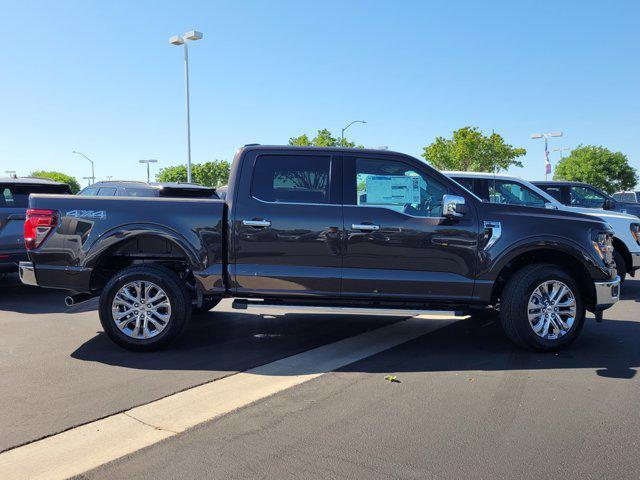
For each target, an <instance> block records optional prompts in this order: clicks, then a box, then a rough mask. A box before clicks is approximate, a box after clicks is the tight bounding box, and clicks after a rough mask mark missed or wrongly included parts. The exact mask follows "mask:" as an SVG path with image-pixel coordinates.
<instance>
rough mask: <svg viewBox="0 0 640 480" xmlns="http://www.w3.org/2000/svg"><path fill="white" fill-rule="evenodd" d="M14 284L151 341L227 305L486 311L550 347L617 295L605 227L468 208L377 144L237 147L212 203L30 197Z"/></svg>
mask: <svg viewBox="0 0 640 480" xmlns="http://www.w3.org/2000/svg"><path fill="white" fill-rule="evenodd" d="M29 207H30V210H29V212H28V215H27V220H26V222H25V237H26V242H27V246H28V247H29V249H30V250H29V258H30V261H29V262H23V263H21V264H20V274H21V278H22V281H23V282H25V283H28V284H32V285H41V286H44V287H55V288H63V289H68V290H72V291H74V292H76V293H74V294H72V295H71V296H70V297H68V300H69V302H70V303H71V302H74V301H81V300H84V299H87V298H89V297H91V296H95V295H100V320H101V322H102V325H103V327H104V330H105V331H106V333H107V334H108V335H109V337H110V338H111V339H112V340H113V341H115V342H116V343H118V344H119V345H121V346H123V347H125V348H129V349H134V350H152V349H157V348H159V347H162V346H165V345H167V344H168V343H169V342H170V341H171V340H173V339H174V338H175V337H176V336H177V335H178V334H179V333H180V332H181V331H182V330H183V328H184V326H185V324H186V323H187V322H188V320H189V318H190V316H191V313H192V311H201V310H208V309H210V308H212V307H213V306H214V305H215V304H216V303H217V302H218V301H219V300H220V299H221V298H224V297H234V298H236V300H235V302H234V306H236V307H238V308H247V307H248V306H252V307H253V306H256V305H258V306H260V307H267V306H273V305H279V306H298V307H299V306H312V307H349V308H367V309H371V308H377V309H385V308H393V309H406V310H411V309H448V310H461V309H467V308H469V307H482V306H488V305H492V306H496V307H497V308H499V311H500V319H501V322H502V325H503V327H504V330H505V332H506V334H507V335H508V337H509V338H510V339H511V340H513V341H514V342H515V343H516V344H518V345H520V346H522V347H526V348H531V349H537V350H551V349H557V348H561V347H564V346H566V345H568V344H569V343H570V342H571V341H573V340H574V339H575V338H576V337H577V335H578V334H579V332H580V330H581V328H582V326H583V323H584V319H585V310H589V311H592V312H595V314H596V318H597V319H601V318H602V311H603V310H605V309H607V308H609V307H610V306H611V305H613V304H614V303H615V302H616V301H617V300H618V295H619V277H618V276H617V274H616V269H615V264H614V262H613V260H612V256H611V252H612V246H611V235H612V230H611V228H610V227H609V226H608V225H607V224H606V223H604V222H602V221H600V220H599V219H597V218H594V217H589V216H586V215H581V214H576V213H572V212H564V211H559V210H548V209H544V208H533V207H527V206H518V205H501V204H492V203H487V202H483V201H482V200H480V199H479V198H478V197H476V196H475V195H474V194H473V193H471V192H469V191H468V190H466V189H464V188H463V187H462V186H461V185H459V184H458V183H456V182H455V181H453V180H451V179H449V178H448V177H446V176H444V175H442V174H441V173H439V172H437V171H435V170H434V169H432V168H431V167H429V166H428V165H426V164H425V163H424V162H421V161H419V160H417V159H415V158H413V157H410V156H408V155H403V154H400V153H393V152H389V151H378V150H364V149H363V150H360V149H357V150H356V149H340V148H302V147H278V146H273V147H267V146H246V147H244V148H241V149H239V150H238V152H237V154H236V156H235V158H234V162H233V166H232V171H231V177H230V180H229V185H228V191H227V195H226V199H225V201H222V200H208V199H163V198H154V199H149V198H117V197H111V198H110V197H90V196H88V197H77V196H76V197H72V196H50V195H32V196H31V198H30V201H29Z"/></svg>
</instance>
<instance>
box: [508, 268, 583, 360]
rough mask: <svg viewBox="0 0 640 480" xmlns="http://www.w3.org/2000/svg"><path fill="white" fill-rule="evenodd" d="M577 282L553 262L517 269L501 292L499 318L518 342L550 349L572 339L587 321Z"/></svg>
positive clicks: (516, 342)
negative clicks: (585, 320)
mask: <svg viewBox="0 0 640 480" xmlns="http://www.w3.org/2000/svg"><path fill="white" fill-rule="evenodd" d="M584 316H585V307H584V302H583V299H582V294H581V292H580V289H579V288H578V284H577V283H576V281H575V280H574V279H573V277H572V276H571V275H569V274H568V273H567V272H565V271H564V270H563V269H561V268H558V267H556V266H553V265H548V264H539V265H529V266H527V267H524V268H523V269H521V270H519V271H517V272H515V273H514V274H513V276H512V277H511V278H510V279H509V280H508V281H507V284H506V286H505V288H504V291H503V295H502V302H501V308H500V321H501V323H502V326H503V328H504V331H505V333H506V334H507V336H508V337H509V339H510V340H511V341H513V342H514V343H515V344H516V345H518V346H520V347H524V348H528V349H531V350H539V351H550V350H558V349H560V348H564V347H566V346H567V345H569V344H570V343H571V342H573V341H574V340H575V339H576V338H577V336H578V334H579V333H580V330H581V329H582V326H583V324H584Z"/></svg>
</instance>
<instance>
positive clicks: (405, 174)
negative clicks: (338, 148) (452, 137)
mask: <svg viewBox="0 0 640 480" xmlns="http://www.w3.org/2000/svg"><path fill="white" fill-rule="evenodd" d="M355 176H356V178H355V185H354V186H355V189H356V205H358V206H362V207H384V208H388V209H390V210H395V211H397V212H400V213H404V214H407V215H412V216H414V217H441V216H442V196H443V195H444V194H446V193H447V191H448V189H447V187H446V186H445V185H443V184H442V183H440V182H439V181H436V180H434V179H433V178H431V177H429V176H428V175H426V174H424V173H423V172H420V171H417V170H416V169H415V168H414V167H412V166H411V165H409V164H406V163H404V162H398V161H395V160H379V159H370V158H357V159H356V169H355Z"/></svg>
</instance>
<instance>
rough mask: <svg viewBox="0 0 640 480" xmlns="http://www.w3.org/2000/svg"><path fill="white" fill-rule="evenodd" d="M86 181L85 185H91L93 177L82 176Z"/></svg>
mask: <svg viewBox="0 0 640 480" xmlns="http://www.w3.org/2000/svg"><path fill="white" fill-rule="evenodd" d="M82 178H84V179H85V180H86V181H87V187H88V186H90V185H91V180H92V179H93V177H82Z"/></svg>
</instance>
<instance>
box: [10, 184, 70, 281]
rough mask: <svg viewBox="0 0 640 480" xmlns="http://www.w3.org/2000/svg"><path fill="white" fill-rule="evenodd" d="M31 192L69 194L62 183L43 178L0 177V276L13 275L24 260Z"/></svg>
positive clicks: (66, 186) (25, 256) (68, 190)
mask: <svg viewBox="0 0 640 480" xmlns="http://www.w3.org/2000/svg"><path fill="white" fill-rule="evenodd" d="M31 193H60V194H68V193H71V189H70V188H69V185H67V184H66V183H59V182H54V181H53V180H49V179H47V178H28V177H27V178H14V177H10V178H0V275H1V274H3V273H7V272H17V271H18V262H20V261H21V260H26V259H27V250H26V249H25V246H24V219H25V213H26V211H27V207H28V205H29V194H31Z"/></svg>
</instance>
